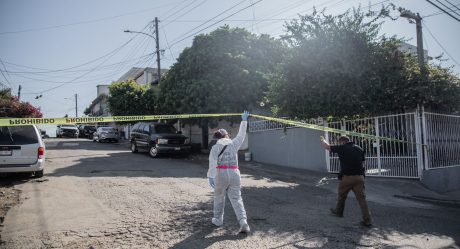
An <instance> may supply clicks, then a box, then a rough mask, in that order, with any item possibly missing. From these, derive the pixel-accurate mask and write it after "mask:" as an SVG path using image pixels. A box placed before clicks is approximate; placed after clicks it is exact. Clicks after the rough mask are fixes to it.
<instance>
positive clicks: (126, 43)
mask: <svg viewBox="0 0 460 249" xmlns="http://www.w3.org/2000/svg"><path fill="white" fill-rule="evenodd" d="M133 39H134V37H133V38H131V39H129V40H128V41H127V42H125V43H124V44H123V45H122V46H120V47H119V48H118V50H117V51H116V52H115V53H113V54H112V55H111V56H109V57H108V58H107V59H105V60H104V61H102V62H101V63H99V64H98V65H97V66H96V67H94V68H93V69H92V70H90V71H88V72H86V73H84V74H82V75H80V76H78V77H76V78H74V79H73V80H70V81H67V82H63V83H62V84H60V85H58V86H55V87H52V88H49V89H46V90H43V91H40V92H37V94H41V93H45V92H49V91H52V90H55V89H57V88H60V87H62V86H64V85H67V84H70V83H72V82H74V81H76V80H78V79H81V78H83V77H85V76H86V75H88V74H90V73H92V72H93V71H94V70H96V69H97V68H98V67H100V66H102V64H104V63H105V62H106V61H108V60H109V59H110V58H112V57H113V56H114V55H115V54H116V53H118V52H119V51H120V50H121V49H123V48H124V47H125V46H126V45H128V44H129V43H130V42H131V41H132V40H133Z"/></svg>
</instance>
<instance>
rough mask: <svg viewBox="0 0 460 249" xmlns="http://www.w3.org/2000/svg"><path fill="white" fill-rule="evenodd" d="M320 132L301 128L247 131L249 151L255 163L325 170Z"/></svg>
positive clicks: (324, 153) (321, 133)
mask: <svg viewBox="0 0 460 249" xmlns="http://www.w3.org/2000/svg"><path fill="white" fill-rule="evenodd" d="M322 135H324V132H321V131H315V130H310V129H304V128H290V129H287V133H286V134H285V132H284V131H283V130H269V131H258V132H250V133H249V139H248V142H249V151H250V152H251V153H252V160H253V161H256V162H260V163H267V164H273V165H279V166H287V167H293V168H300V169H308V170H314V171H321V172H327V166H326V152H325V150H324V149H323V147H322V146H321V143H320V140H319V138H320V136H322Z"/></svg>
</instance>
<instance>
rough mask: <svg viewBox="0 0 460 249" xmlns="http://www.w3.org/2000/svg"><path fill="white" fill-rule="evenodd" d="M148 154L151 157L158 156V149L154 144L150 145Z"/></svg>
mask: <svg viewBox="0 0 460 249" xmlns="http://www.w3.org/2000/svg"><path fill="white" fill-rule="evenodd" d="M149 155H150V156H151V157H153V158H155V157H158V149H157V147H156V146H155V145H153V146H152V147H150V149H149Z"/></svg>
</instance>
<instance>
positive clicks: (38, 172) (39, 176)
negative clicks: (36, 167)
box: [34, 170, 43, 178]
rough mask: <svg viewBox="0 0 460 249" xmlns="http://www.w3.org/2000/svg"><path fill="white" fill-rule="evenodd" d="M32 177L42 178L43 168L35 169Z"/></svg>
mask: <svg viewBox="0 0 460 249" xmlns="http://www.w3.org/2000/svg"><path fill="white" fill-rule="evenodd" d="M34 177H35V178H42V177H43V170H40V171H35V172H34Z"/></svg>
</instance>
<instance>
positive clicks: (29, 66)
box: [0, 0, 460, 117]
mask: <svg viewBox="0 0 460 249" xmlns="http://www.w3.org/2000/svg"><path fill="white" fill-rule="evenodd" d="M440 1H442V2H443V3H445V4H447V3H448V2H446V0H440ZM448 1H449V2H450V3H452V4H454V5H457V7H458V8H460V0H448ZM382 2H383V3H384V4H388V3H393V4H394V5H395V6H397V7H404V8H406V9H409V10H411V11H413V12H415V13H420V16H422V17H424V18H423V24H424V25H423V40H424V48H425V49H427V50H428V54H429V55H430V56H432V57H435V56H438V55H441V54H444V58H446V59H447V61H442V62H439V63H442V65H443V66H446V67H449V66H452V67H453V71H454V72H455V73H456V74H460V65H459V64H460V46H459V44H460V22H459V21H457V20H455V19H454V18H452V17H450V16H448V15H447V14H445V13H440V11H439V10H438V9H436V7H434V6H432V5H431V4H430V3H428V2H427V1H424V0H386V1H384V0H367V1H362V0H283V1H280V0H225V1H224V0H131V1H124V0H98V1H94V0H80V1H74V0H40V1H26V0H0V59H1V61H0V62H2V63H0V69H2V70H4V71H7V72H3V74H0V82H1V83H2V84H3V85H6V86H11V87H12V89H13V93H14V94H15V95H17V93H18V87H19V85H21V86H22V90H21V100H23V101H27V102H30V103H31V104H32V105H34V106H37V107H40V108H41V110H42V112H43V113H44V117H63V116H64V115H65V114H68V115H69V116H75V94H77V99H78V116H82V115H83V111H84V109H85V108H86V107H88V106H89V105H90V104H91V102H92V100H94V99H95V98H96V86H97V85H101V84H110V83H111V82H113V81H116V80H117V79H118V78H119V77H120V76H121V75H123V74H124V73H126V72H127V71H128V70H129V69H130V68H132V67H154V68H156V57H154V55H153V54H152V53H154V51H155V41H154V39H153V38H151V37H149V36H147V35H142V34H130V33H125V32H123V31H124V30H126V29H129V30H133V31H142V32H145V33H148V34H153V31H154V29H153V26H152V24H151V21H152V20H154V18H155V17H158V19H159V21H160V22H159V29H160V31H159V35H160V37H159V38H160V39H159V40H160V48H161V49H163V50H164V53H163V54H162V56H161V67H162V68H169V67H170V66H171V65H172V64H173V63H174V62H175V60H176V58H177V57H178V55H179V54H180V52H181V51H182V50H183V49H184V48H185V47H187V46H190V45H191V43H192V40H193V37H194V36H195V35H197V34H199V33H209V32H211V31H212V30H214V29H216V28H217V27H219V26H221V25H224V24H228V25H230V26H231V27H244V28H246V29H248V30H249V31H251V32H254V33H257V34H261V33H265V34H270V35H272V36H274V37H279V36H280V35H282V34H284V28H283V27H284V24H285V22H286V21H287V20H291V19H293V18H296V17H297V15H298V14H307V13H311V12H312V8H313V6H316V7H317V8H318V9H322V8H326V12H327V13H330V14H338V13H342V12H343V11H345V10H347V9H349V8H353V7H358V6H360V5H361V7H362V8H366V9H367V8H369V7H370V8H371V9H376V10H377V9H378V8H380V7H381V4H382ZM451 8H452V9H453V10H456V11H457V13H458V14H459V15H458V16H457V17H458V18H459V19H460V9H458V8H457V9H456V8H455V7H454V6H451ZM452 14H453V15H455V13H452ZM430 15H431V16H430ZM382 34H386V35H387V36H397V37H404V38H405V39H407V40H408V43H410V44H413V45H415V44H416V29H415V24H412V23H409V22H408V20H407V19H405V18H398V19H397V20H395V21H391V20H388V21H386V22H385V23H384V24H383V26H382ZM437 63H438V62H437Z"/></svg>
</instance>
